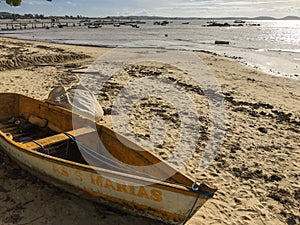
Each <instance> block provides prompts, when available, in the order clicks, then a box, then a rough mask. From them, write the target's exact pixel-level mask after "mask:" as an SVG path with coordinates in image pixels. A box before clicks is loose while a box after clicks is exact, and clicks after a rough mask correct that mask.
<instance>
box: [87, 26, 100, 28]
mask: <svg viewBox="0 0 300 225" xmlns="http://www.w3.org/2000/svg"><path fill="white" fill-rule="evenodd" d="M100 27H101V25H88V28H100Z"/></svg>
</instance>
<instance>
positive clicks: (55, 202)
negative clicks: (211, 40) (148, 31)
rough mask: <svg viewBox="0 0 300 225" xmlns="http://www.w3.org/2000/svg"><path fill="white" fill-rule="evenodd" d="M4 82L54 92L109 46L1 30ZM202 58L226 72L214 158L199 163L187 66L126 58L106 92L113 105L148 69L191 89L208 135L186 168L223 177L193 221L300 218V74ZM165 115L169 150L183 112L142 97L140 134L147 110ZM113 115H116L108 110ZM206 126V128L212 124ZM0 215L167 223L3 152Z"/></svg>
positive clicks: (163, 150) (20, 220)
mask: <svg viewBox="0 0 300 225" xmlns="http://www.w3.org/2000/svg"><path fill="white" fill-rule="evenodd" d="M0 48H1V53H0V54H1V57H0V83H1V86H0V92H18V93H22V94H25V95H28V96H31V97H34V98H37V99H46V98H47V95H48V93H49V91H50V90H51V89H52V88H53V87H55V86H57V85H64V86H65V87H71V86H73V85H76V84H77V83H78V82H79V79H80V76H81V75H80V74H77V73H74V72H72V71H73V70H75V69H77V70H80V69H82V68H85V67H86V66H87V65H89V64H90V63H92V62H93V61H94V60H95V59H96V58H97V57H98V56H100V55H102V54H104V53H106V52H107V51H109V49H106V48H98V47H84V46H71V45H60V44H49V43H42V42H32V41H22V40H15V39H6V38H0ZM198 55H199V59H200V60H202V62H204V63H205V64H206V65H208V66H209V68H210V70H211V72H212V73H213V74H214V75H215V77H216V78H217V79H218V82H219V84H220V86H221V88H222V95H223V96H224V100H225V104H226V107H227V108H226V114H227V118H226V121H225V122H226V133H225V136H224V139H223V144H222V146H221V149H220V151H219V153H218V154H217V156H216V158H215V160H214V161H213V162H212V163H211V164H210V166H209V167H208V168H207V169H206V170H205V171H201V170H200V169H199V168H198V164H199V160H201V157H202V153H203V148H204V147H205V146H206V140H207V136H208V133H209V118H208V115H207V112H208V109H207V102H206V101H205V96H203V93H201V91H199V90H198V89H197V88H195V86H194V84H193V82H191V81H190V80H189V79H188V78H187V76H185V74H184V73H183V72H182V71H181V70H179V69H178V68H176V67H174V66H172V65H166V64H163V63H161V62H151V63H150V62H145V63H142V64H136V65H128V66H127V67H125V68H124V69H123V70H122V71H119V72H118V74H116V75H114V76H113V77H112V78H111V79H110V81H109V82H108V83H107V84H106V85H105V87H104V89H103V90H102V92H101V94H100V97H99V101H100V103H101V105H102V106H103V108H104V111H105V112H106V113H107V114H108V113H109V112H110V110H111V105H112V102H113V100H114V97H115V96H116V95H117V94H118V92H119V91H120V89H121V88H122V87H123V86H124V85H125V84H126V83H128V82H130V81H131V80H133V79H135V78H136V77H141V76H157V77H163V78H168V79H171V80H172V81H173V82H175V83H176V84H178V85H179V86H181V87H183V88H184V90H185V91H186V92H187V93H188V94H189V95H190V96H191V98H192V99H193V101H194V103H195V105H196V108H197V110H198V113H199V124H198V125H199V126H200V127H202V128H203V130H201V135H200V136H199V137H200V141H199V143H198V146H197V150H196V151H195V153H194V155H193V159H192V160H191V161H190V162H189V163H188V164H187V165H186V166H185V168H183V172H185V173H186V174H188V175H190V176H192V177H193V178H197V179H199V180H203V181H208V182H211V183H213V184H214V185H215V186H217V187H218V191H217V193H216V195H215V197H214V198H213V199H211V200H209V201H208V202H207V203H206V204H205V205H204V206H203V207H202V208H201V209H200V210H199V211H198V212H197V213H196V214H195V216H194V217H193V218H192V219H191V220H190V221H189V222H188V223H187V224H188V225H196V224H197V225H198V224H221V225H225V224H230V225H232V224H241V225H242V224H243V225H244V224H261V225H263V224H270V225H271V224H272V225H273V224H278V225H280V224H289V225H292V224H299V223H300V212H299V208H300V203H299V202H300V178H299V171H300V168H299V167H300V154H299V152H300V142H299V140H300V130H299V127H300V83H299V81H296V80H292V79H287V78H281V77H276V76H272V75H269V74H265V73H262V72H260V71H257V70H255V69H253V68H249V67H246V66H243V65H241V64H240V63H238V62H236V61H234V60H233V59H229V58H224V57H221V56H217V55H214V54H209V53H205V52H199V53H198ZM152 116H158V117H160V118H163V120H164V121H165V123H166V126H167V128H168V129H167V130H168V132H167V135H166V136H165V140H164V143H163V144H162V145H159V146H156V148H155V149H154V151H155V152H156V153H157V154H159V155H160V156H161V157H162V158H168V157H169V154H170V153H171V152H172V149H173V148H174V145H175V144H174V143H175V142H176V138H178V135H179V134H178V126H179V125H180V124H179V123H180V120H179V118H178V114H176V110H175V108H174V107H172V105H170V104H168V103H167V102H166V101H164V99H159V98H149V99H143V100H142V101H141V102H139V104H138V105H137V107H136V108H135V109H134V110H133V112H132V113H131V115H130V120H131V128H132V130H133V132H134V133H135V134H136V135H137V136H139V137H148V136H149V129H148V127H149V126H148V125H149V123H148V122H149V119H150V118H151V117H152ZM104 120H105V122H106V123H107V124H108V125H110V124H111V118H110V116H109V115H106V116H105V117H104ZM206 132H207V133H206ZM0 224H33V225H34V224H64V225H67V224H70V225H75V224H89V225H93V224H125V225H126V224H128V225H129V224H160V223H159V222H155V221H152V220H149V219H144V218H140V217H134V216H131V215H127V214H123V213H121V212H115V211H114V210H109V209H107V208H105V207H103V206H100V205H99V204H95V203H92V202H89V201H86V200H84V199H81V198H79V197H76V196H74V195H72V194H69V193H66V192H63V191H61V190H59V189H57V188H55V187H53V186H51V185H48V184H45V183H44V182H42V181H40V180H38V179H36V178H35V177H33V176H31V175H30V174H28V173H27V172H25V171H23V170H20V169H18V168H16V167H15V166H14V163H3V162H1V167H0Z"/></svg>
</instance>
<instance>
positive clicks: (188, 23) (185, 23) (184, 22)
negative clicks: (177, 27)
mask: <svg viewBox="0 0 300 225" xmlns="http://www.w3.org/2000/svg"><path fill="white" fill-rule="evenodd" d="M182 24H190V22H183V23H182Z"/></svg>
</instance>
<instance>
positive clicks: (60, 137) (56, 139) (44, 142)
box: [23, 127, 96, 150]
mask: <svg viewBox="0 0 300 225" xmlns="http://www.w3.org/2000/svg"><path fill="white" fill-rule="evenodd" d="M95 131H96V130H95V129H94V128H92V127H82V128H79V129H76V130H71V131H68V132H65V133H66V134H69V135H71V136H74V137H75V138H76V137H78V136H82V135H85V134H89V133H92V132H95ZM65 133H60V134H56V135H53V136H49V137H46V138H42V139H38V140H35V141H30V142H27V143H24V144H23V145H24V147H25V148H28V149H32V150H37V149H40V148H41V146H42V147H46V146H49V145H52V144H56V143H60V142H63V141H66V140H68V139H69V137H68V136H67V135H66V134H65Z"/></svg>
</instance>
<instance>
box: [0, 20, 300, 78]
mask: <svg viewBox="0 0 300 225" xmlns="http://www.w3.org/2000/svg"><path fill="white" fill-rule="evenodd" d="M153 22H154V21H147V22H146V24H141V25H139V26H140V27H139V28H133V27H131V26H120V27H113V26H112V25H104V26H103V27H102V28H98V29H88V28H87V27H84V26H81V27H64V28H51V29H27V30H16V31H0V36H4V37H14V38H21V39H30V40H42V41H48V42H58V43H69V44H82V45H96V46H109V47H150V48H161V49H179V50H188V51H189V50H206V51H211V52H215V53H218V54H221V55H226V56H231V57H235V58H238V60H239V61H241V62H243V63H245V64H248V65H250V66H254V67H257V68H259V69H261V70H264V71H266V72H269V73H272V74H275V75H279V76H287V77H291V78H294V79H298V80H300V20H269V21H267V20H264V21H246V24H245V25H244V26H241V27H240V26H231V27H206V26H203V25H207V21H206V20H189V24H182V23H183V22H187V21H186V20H185V21H181V20H174V21H171V23H170V24H168V25H167V26H160V25H153ZM217 22H222V23H224V22H229V23H231V24H233V21H217ZM250 24H260V26H249V25H250ZM216 40H222V41H229V42H230V44H229V45H215V43H214V42H215V41H216Z"/></svg>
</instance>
